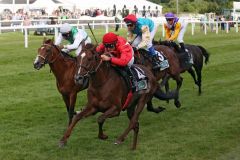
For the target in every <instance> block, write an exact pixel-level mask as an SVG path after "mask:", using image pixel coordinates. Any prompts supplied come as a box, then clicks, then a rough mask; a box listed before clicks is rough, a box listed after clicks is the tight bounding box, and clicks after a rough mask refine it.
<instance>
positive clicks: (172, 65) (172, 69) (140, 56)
mask: <svg viewBox="0 0 240 160" xmlns="http://www.w3.org/2000/svg"><path fill="white" fill-rule="evenodd" d="M155 49H156V50H158V51H159V52H162V53H163V54H164V55H165V56H166V57H167V59H168V63H169V68H167V69H165V70H162V71H161V70H152V60H151V57H150V56H149V55H148V53H147V51H146V50H144V49H140V50H138V53H135V63H137V64H142V65H144V66H147V67H148V69H150V70H152V71H153V73H154V75H155V77H156V79H157V80H158V81H159V80H162V79H164V77H166V76H170V77H172V78H173V79H174V80H175V81H176V84H177V88H176V92H177V94H179V90H180V88H181V85H182V80H183V79H182V77H181V76H180V73H181V68H180V62H179V59H178V57H177V56H176V54H174V51H173V50H172V49H170V48H169V47H167V46H164V45H155ZM162 83H165V82H162ZM178 98H179V97H178V96H177V97H176V98H175V99H174V104H175V106H176V107H177V108H179V107H180V106H181V103H180V101H179V99H178ZM147 109H148V111H152V112H156V110H155V108H153V107H152V104H151V101H149V102H148V106H147Z"/></svg>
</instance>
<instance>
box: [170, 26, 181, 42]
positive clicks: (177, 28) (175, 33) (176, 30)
mask: <svg viewBox="0 0 240 160" xmlns="http://www.w3.org/2000/svg"><path fill="white" fill-rule="evenodd" d="M180 29H181V24H180V23H177V24H176V26H175V30H174V34H173V35H171V37H170V38H169V40H170V41H174V40H176V39H177V37H178V34H179V32H180Z"/></svg>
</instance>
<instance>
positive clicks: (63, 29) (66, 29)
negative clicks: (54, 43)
mask: <svg viewBox="0 0 240 160" xmlns="http://www.w3.org/2000/svg"><path fill="white" fill-rule="evenodd" d="M71 29H72V26H71V25H70V24H68V23H64V24H63V25H62V26H61V27H60V33H68V32H70V31H71Z"/></svg>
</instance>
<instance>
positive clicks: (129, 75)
mask: <svg viewBox="0 0 240 160" xmlns="http://www.w3.org/2000/svg"><path fill="white" fill-rule="evenodd" d="M124 71H125V72H126V73H127V76H126V77H125V79H126V80H127V82H128V83H129V88H131V89H132V91H135V90H136V83H137V81H136V79H135V77H134V76H133V73H132V72H131V69H130V68H129V67H128V66H126V67H124ZM130 86H131V87H130Z"/></svg>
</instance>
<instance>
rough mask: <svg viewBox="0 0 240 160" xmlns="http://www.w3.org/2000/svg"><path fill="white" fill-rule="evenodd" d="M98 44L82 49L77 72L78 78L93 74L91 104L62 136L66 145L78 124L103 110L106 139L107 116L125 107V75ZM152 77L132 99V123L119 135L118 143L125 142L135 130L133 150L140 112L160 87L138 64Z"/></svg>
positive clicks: (100, 117) (111, 115)
mask: <svg viewBox="0 0 240 160" xmlns="http://www.w3.org/2000/svg"><path fill="white" fill-rule="evenodd" d="M95 50H96V46H94V45H92V44H87V45H86V46H85V48H84V49H83V50H82V53H81V56H80V57H78V61H79V69H78V72H77V76H76V77H77V80H79V79H80V80H81V79H82V78H84V77H89V87H88V91H87V98H88V103H87V105H86V108H84V109H83V110H82V112H80V113H78V114H77V115H75V116H74V118H73V121H72V123H71V124H70V126H69V127H68V129H67V131H66V132H65V134H64V136H63V137H62V138H61V140H60V143H59V145H60V146H61V147H62V146H64V145H65V144H66V142H67V139H68V138H69V136H70V135H71V132H72V130H73V128H74V126H75V125H76V123H77V122H78V121H79V120H81V119H83V118H86V117H88V116H90V115H94V114H96V113H97V112H103V114H102V115H100V116H99V117H98V120H97V121H98V125H99V133H98V137H99V138H100V139H106V138H107V135H105V134H104V133H103V129H102V127H103V124H104V122H105V120H106V119H107V118H112V117H115V116H118V115H119V114H120V112H121V110H122V106H123V105H124V104H125V101H126V99H127V97H128V95H129V94H128V93H129V92H128V91H129V89H128V88H127V86H126V84H125V82H124V80H123V78H122V77H121V76H120V75H119V74H118V73H117V72H116V70H115V69H114V68H113V67H112V66H111V65H110V63H108V62H102V60H101V58H100V54H99V53H97V52H96V51H95ZM138 67H140V68H141V69H142V70H144V72H145V73H146V76H147V77H148V88H147V90H142V91H143V92H141V91H140V92H134V93H133V96H132V97H133V98H132V99H131V101H129V105H128V107H127V115H128V118H129V120H130V123H129V126H128V127H127V129H126V130H125V131H124V133H123V134H122V135H121V136H119V137H118V139H117V141H116V144H120V143H122V142H123V141H124V139H125V138H126V136H127V135H128V133H129V132H130V131H131V130H133V131H134V138H133V145H132V149H136V144H137V137H138V131H139V122H138V118H139V114H140V113H141V111H142V110H143V108H144V105H145V104H146V103H147V102H148V101H149V100H151V98H152V96H153V94H154V93H155V91H156V90H157V88H158V84H157V81H156V78H155V77H154V75H153V74H152V72H151V71H150V70H148V69H147V68H146V67H144V66H141V65H138Z"/></svg>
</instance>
